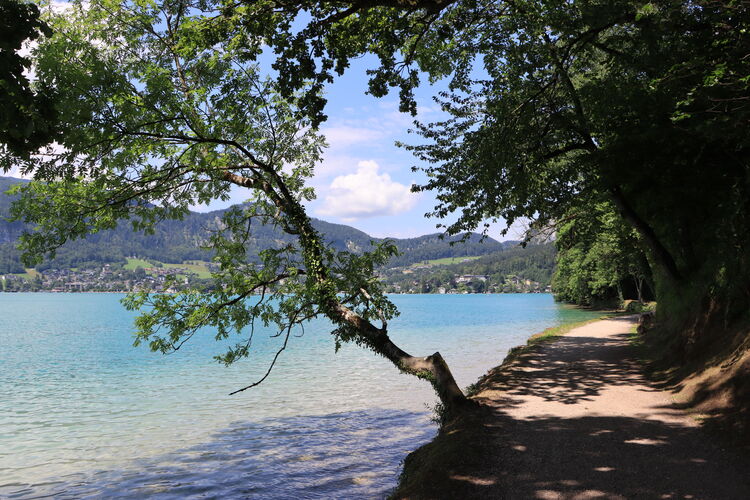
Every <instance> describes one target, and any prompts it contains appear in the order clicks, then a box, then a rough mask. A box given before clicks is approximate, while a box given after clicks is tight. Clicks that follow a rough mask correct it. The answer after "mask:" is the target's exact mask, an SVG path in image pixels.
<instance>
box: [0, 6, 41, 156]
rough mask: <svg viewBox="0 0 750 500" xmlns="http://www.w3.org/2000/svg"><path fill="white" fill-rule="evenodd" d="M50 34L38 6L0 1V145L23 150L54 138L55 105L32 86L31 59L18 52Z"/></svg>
mask: <svg viewBox="0 0 750 500" xmlns="http://www.w3.org/2000/svg"><path fill="white" fill-rule="evenodd" d="M42 33H44V34H46V35H49V34H50V29H49V27H48V26H47V24H46V23H44V22H43V21H41V20H40V19H39V8H38V7H37V6H36V5H35V4H33V3H29V2H23V1H17V0H3V1H2V2H0V147H4V148H8V149H10V150H11V151H12V152H13V153H14V154H21V155H23V154H26V153H29V152H31V151H34V150H36V149H37V148H39V147H40V146H43V145H45V144H48V143H49V142H51V141H52V139H53V135H54V134H53V132H54V108H53V106H52V103H51V101H50V100H49V99H48V98H47V96H45V95H44V93H41V92H39V91H38V90H35V89H33V88H32V86H31V82H30V81H29V78H28V76H27V74H26V72H27V71H29V69H30V66H31V61H30V60H29V59H28V58H27V57H24V56H23V55H21V53H20V51H21V49H22V48H23V46H24V44H25V43H27V44H28V43H30V42H32V41H34V40H36V39H37V38H38V37H39V35H40V34H42ZM3 166H4V167H5V168H6V169H7V168H8V167H9V165H7V164H6V165H3Z"/></svg>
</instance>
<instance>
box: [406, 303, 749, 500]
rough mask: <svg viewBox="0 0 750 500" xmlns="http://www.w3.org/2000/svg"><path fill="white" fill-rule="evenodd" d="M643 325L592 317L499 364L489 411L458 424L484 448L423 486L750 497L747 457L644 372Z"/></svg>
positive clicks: (554, 494) (526, 494) (459, 492)
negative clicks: (638, 343) (636, 342)
mask: <svg viewBox="0 0 750 500" xmlns="http://www.w3.org/2000/svg"><path fill="white" fill-rule="evenodd" d="M634 324H635V318H634V317H620V318H615V319H608V320H603V321H599V322H596V323H592V324H589V325H586V326H583V327H580V328H577V329H574V330H572V331H571V332H570V333H568V334H567V335H565V336H563V337H561V338H560V339H558V340H557V341H555V342H552V343H546V344H542V345H539V346H537V347H536V348H534V349H532V350H531V351H530V352H527V353H526V354H523V355H521V356H520V357H519V358H518V359H517V360H516V361H514V362H513V363H511V364H510V365H507V366H504V367H500V368H496V369H495V370H494V371H493V372H492V373H491V374H490V375H489V377H488V379H487V380H485V381H484V382H483V384H482V389H483V390H482V391H481V392H480V393H479V395H478V396H477V398H478V399H480V400H481V401H482V402H483V403H485V404H486V405H488V406H489V407H490V408H491V411H490V412H488V413H487V414H486V415H484V416H483V417H482V418H481V419H480V421H479V422H476V421H475V422H473V423H472V424H471V425H466V426H465V428H464V429H463V430H462V429H458V431H457V432H456V433H455V434H456V435H459V434H461V432H463V433H464V437H463V438H462V439H464V440H465V441H464V442H463V443H462V446H463V449H466V448H467V447H471V448H472V449H476V450H479V452H478V454H477V456H474V457H469V454H468V453H467V458H463V459H460V460H457V461H455V460H454V461H453V463H451V464H450V465H449V467H448V469H449V471H448V472H447V473H448V475H449V477H447V478H445V477H443V479H445V481H443V482H442V484H443V486H442V487H443V491H444V492H445V491H449V492H450V494H446V493H441V492H440V491H438V490H435V489H433V490H432V491H431V492H430V491H424V492H423V493H424V495H421V494H417V495H414V496H415V497H419V496H425V497H434V498H448V497H457V496H461V497H463V498H512V499H516V498H518V499H526V498H529V499H587V498H611V499H630V498H655V499H673V498H674V499H676V498H680V499H722V500H723V499H738V500H745V499H750V466H749V465H748V460H747V457H743V456H740V455H739V454H738V452H737V451H732V450H726V449H723V448H722V446H721V444H719V443H718V442H717V441H716V440H715V439H713V438H712V437H711V436H710V435H709V434H707V433H706V432H705V431H704V430H703V429H701V428H700V427H699V425H698V424H697V422H696V421H695V420H694V419H693V418H691V417H689V416H687V415H686V414H685V413H684V412H682V411H680V410H678V409H676V408H675V407H674V406H673V405H672V404H671V402H670V398H669V394H668V393H665V392H662V391H660V390H658V389H656V388H654V387H652V386H651V385H650V384H649V383H648V381H647V380H646V379H645V378H644V376H643V375H642V374H641V370H640V365H639V364H638V362H637V361H636V360H635V359H634V352H633V350H632V348H631V346H630V345H629V341H628V335H629V332H630V331H631V330H632V328H633V326H634ZM477 424H478V425H477ZM474 429H478V430H474ZM443 439H447V440H449V439H452V438H451V437H450V436H449V437H447V438H443ZM436 444H437V443H436ZM444 475H445V471H443V476H444ZM427 490H429V488H427Z"/></svg>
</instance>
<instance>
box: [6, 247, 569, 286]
mask: <svg viewBox="0 0 750 500" xmlns="http://www.w3.org/2000/svg"><path fill="white" fill-rule="evenodd" d="M553 264H554V248H553V247H552V245H537V246H535V247H530V248H526V249H523V248H520V247H513V248H507V249H505V250H502V251H500V252H496V253H493V254H489V255H484V256H462V257H449V258H441V259H434V260H428V261H422V262H420V263H417V264H411V265H407V266H399V267H392V268H384V269H381V270H380V272H379V277H380V279H381V281H382V282H383V284H384V286H385V290H386V292H388V293H412V294H413V293H435V294H468V293H545V292H550V291H551V287H550V278H551V274H552V269H553ZM216 270H217V267H216V264H213V263H211V262H207V261H201V260H193V261H184V262H183V263H181V264H170V263H162V262H159V261H156V260H153V259H143V258H138V257H135V256H133V257H127V258H125V261H124V262H122V263H111V264H110V263H107V264H93V263H89V264H87V265H85V266H81V267H74V268H69V269H59V268H47V269H39V270H38V269H26V270H25V272H23V273H6V274H3V275H0V291H2V292H113V293H114V292H133V291H151V292H163V293H174V292H178V291H180V290H184V289H187V288H197V289H203V290H208V289H211V288H212V287H213V280H212V279H211V272H212V271H216Z"/></svg>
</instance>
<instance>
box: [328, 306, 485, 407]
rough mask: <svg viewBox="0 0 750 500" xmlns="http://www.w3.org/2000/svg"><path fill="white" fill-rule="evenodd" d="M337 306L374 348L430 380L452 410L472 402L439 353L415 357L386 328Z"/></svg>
mask: <svg viewBox="0 0 750 500" xmlns="http://www.w3.org/2000/svg"><path fill="white" fill-rule="evenodd" d="M333 309H334V310H335V311H336V312H337V313H338V315H339V318H340V319H341V320H343V321H345V322H346V323H348V324H350V325H352V326H354V327H355V328H357V330H358V331H359V332H360V333H361V335H362V337H363V340H365V341H366V343H367V345H368V346H369V347H370V348H371V349H372V350H373V351H375V352H376V353H378V354H380V355H381V356H383V357H385V358H386V359H388V360H390V361H391V362H392V363H393V364H394V365H396V367H397V368H398V369H399V370H401V371H402V372H405V373H409V374H412V375H415V376H417V377H419V378H423V379H426V380H429V382H430V383H431V384H432V387H433V388H434V389H435V392H437V394H438V397H439V398H440V402H441V403H442V404H443V406H444V407H445V409H446V410H447V411H448V412H449V413H453V412H456V411H460V410H461V409H462V408H465V407H467V406H470V405H471V402H470V400H469V399H468V398H467V397H466V396H465V395H464V393H463V391H462V390H461V389H460V388H459V387H458V384H457V383H456V380H455V379H454V378H453V374H452V373H451V371H450V368H448V363H446V362H445V359H443V356H441V355H440V353H439V352H436V353H434V354H432V355H431V356H426V357H416V356H412V355H411V354H409V353H407V352H405V351H404V350H403V349H401V348H400V347H399V346H397V345H396V344H394V343H393V341H392V340H391V339H390V337H389V336H388V333H387V331H386V330H385V329H381V328H377V327H376V326H375V325H373V324H372V323H370V322H369V321H367V320H365V319H364V318H362V317H361V316H359V315H358V314H356V313H355V312H353V311H352V310H350V309H349V308H347V307H346V306H344V305H343V304H340V303H337V304H335V305H333ZM331 319H335V318H331Z"/></svg>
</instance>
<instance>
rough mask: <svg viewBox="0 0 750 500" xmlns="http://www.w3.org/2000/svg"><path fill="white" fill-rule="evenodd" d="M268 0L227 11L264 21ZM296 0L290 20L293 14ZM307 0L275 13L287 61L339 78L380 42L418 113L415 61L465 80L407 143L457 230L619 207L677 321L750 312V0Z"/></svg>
mask: <svg viewBox="0 0 750 500" xmlns="http://www.w3.org/2000/svg"><path fill="white" fill-rule="evenodd" d="M255 5H256V4H255V3H253V4H249V3H248V4H244V6H243V8H245V10H244V11H243V12H239V11H234V10H232V9H229V10H228V16H227V18H226V19H229V20H239V21H237V22H244V23H246V25H248V26H249V25H250V23H251V21H250V20H252V19H255V17H254V16H255V15H256V14H257V12H256V11H255V10H253V9H254V8H255V7H254V6H255ZM265 5H269V4H265ZM273 5H275V4H273ZM286 5H287V4H285V6H283V7H278V9H277V11H276V13H275V15H277V16H279V17H280V18H283V19H286V20H289V19H290V18H289V17H288V16H287V14H288V13H289V12H290V11H289V8H288V7H287V6H286ZM295 5H297V6H299V7H300V8H303V7H305V8H308V12H309V14H310V15H311V18H312V19H311V20H310V21H309V22H308V23H307V24H306V25H305V26H306V27H305V28H303V29H296V30H295V29H291V26H292V24H284V23H280V24H277V30H278V31H277V33H276V34H275V35H274V36H273V37H271V40H272V41H271V44H272V46H273V47H274V48H275V50H276V51H277V53H278V54H279V62H278V63H277V66H278V67H279V68H283V69H285V70H289V71H292V72H293V73H295V74H296V73H297V72H298V70H300V69H301V70H302V71H301V72H300V73H299V74H304V75H305V76H306V77H307V76H309V77H311V78H319V79H321V80H322V81H325V79H326V78H329V77H330V76H331V75H332V74H333V73H335V72H337V71H342V70H344V69H345V67H346V62H347V61H348V60H349V59H351V57H353V56H355V55H356V54H360V53H365V52H371V53H375V54H377V55H378V57H379V61H380V65H379V66H378V67H376V68H373V70H372V72H371V80H370V91H371V92H372V93H374V94H376V95H381V94H383V93H385V92H386V91H387V90H388V88H389V87H390V86H396V87H399V88H400V96H401V103H402V109H404V110H411V111H413V110H414V106H415V103H414V100H413V95H412V93H411V89H412V88H413V87H414V85H416V84H417V83H418V79H419V78H418V77H419V74H418V73H417V72H416V70H417V69H421V70H422V71H424V72H426V73H427V74H428V75H429V76H430V78H441V77H449V78H450V90H449V91H448V92H446V93H444V94H442V95H440V96H439V97H438V102H439V103H440V104H441V105H442V106H443V109H444V110H445V111H447V112H448V114H449V118H448V119H446V120H443V121H441V122H438V123H430V124H419V125H418V126H417V132H418V133H419V134H420V135H421V136H422V138H423V141H422V142H421V144H419V145H417V146H412V147H409V149H411V150H412V151H413V152H414V153H415V154H416V155H417V156H418V157H419V158H420V159H422V160H423V161H424V163H426V164H427V165H428V166H427V167H426V168H425V169H424V171H425V172H426V174H427V175H428V176H429V178H430V179H429V181H428V182H426V183H425V184H424V185H423V186H420V188H419V189H423V190H434V191H436V192H437V194H438V202H439V203H438V206H437V207H436V208H435V210H434V212H433V214H432V215H434V216H436V217H438V218H442V217H445V216H447V215H448V214H450V213H457V214H458V215H459V216H460V217H459V219H458V221H457V222H455V223H453V224H451V225H450V226H449V227H448V230H449V231H450V232H454V233H457V232H460V231H464V230H467V229H473V228H475V227H476V226H477V225H481V224H482V223H483V221H484V220H486V219H487V218H503V219H504V220H506V221H507V222H509V223H512V222H513V221H514V220H517V219H520V218H529V219H531V220H534V221H537V223H538V224H547V223H551V222H554V221H555V220H557V219H560V218H563V217H564V216H565V214H567V213H568V212H569V211H570V210H572V209H579V210H594V209H595V206H596V205H595V204H596V203H599V202H601V201H607V202H609V203H611V204H613V206H614V207H615V208H616V210H617V211H618V213H619V214H620V216H621V217H622V218H623V219H624V220H625V221H626V222H627V223H628V224H629V225H630V226H631V227H633V228H634V229H635V230H636V231H637V233H638V238H639V240H640V244H641V245H643V247H644V248H645V249H646V252H647V254H648V256H649V259H650V262H651V263H652V267H653V271H654V279H655V286H656V289H657V294H658V296H659V297H658V298H659V300H660V302H661V303H662V307H661V308H660V312H659V314H660V315H661V316H662V318H665V319H667V318H668V319H669V320H670V321H672V323H673V324H672V327H674V329H675V330H685V331H688V330H690V329H687V330H686V329H684V328H683V327H684V326H685V325H689V324H692V323H694V321H693V319H692V318H693V316H694V315H695V314H704V313H705V314H711V315H713V317H714V320H711V322H712V323H715V324H716V325H717V327H718V328H722V327H721V324H724V325H727V324H732V323H733V322H737V321H741V320H743V318H744V320H746V319H748V318H747V311H748V310H750V307H748V306H750V287H749V286H748V283H750V249H748V242H750V181H748V179H750V167H749V165H748V161H749V160H750V143H749V141H750V134H748V133H747V130H748V125H749V124H750V123H749V122H750V89H749V88H748V86H749V85H750V80H749V79H748V77H747V75H748V74H750V57H748V54H750V26H748V25H749V24H750V4H748V3H747V2H744V1H736V0H719V1H715V0H698V1H680V0H656V1H652V2H644V1H629V0H583V1H574V2H570V1H565V0H526V1H512V2H506V1H496V0H466V1H455V2H446V3H430V2H419V1H418V2H414V3H403V4H402V3H395V4H394V3H391V2H387V3H379V2H372V3H369V2H366V3H365V2H345V3H340V4H339V3H327V2H316V3H315V4H314V6H310V5H308V4H304V5H303V4H295ZM233 14H234V15H233ZM230 22H231V21H230ZM290 22H291V21H290ZM290 61H292V62H290ZM478 68H481V69H478ZM285 78H286V76H285ZM288 82H289V84H290V85H292V84H293V83H294V82H293V81H291V80H288ZM592 200H596V201H592ZM592 203H594V204H592ZM690 331H691V333H689V334H688V335H687V337H695V336H696V335H698V336H699V335H700V333H699V332H695V331H694V329H693V330H690ZM687 337H686V339H685V342H684V346H685V347H686V352H688V351H691V350H692V351H695V350H696V348H697V346H700V345H701V341H699V340H697V339H696V338H687Z"/></svg>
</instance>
